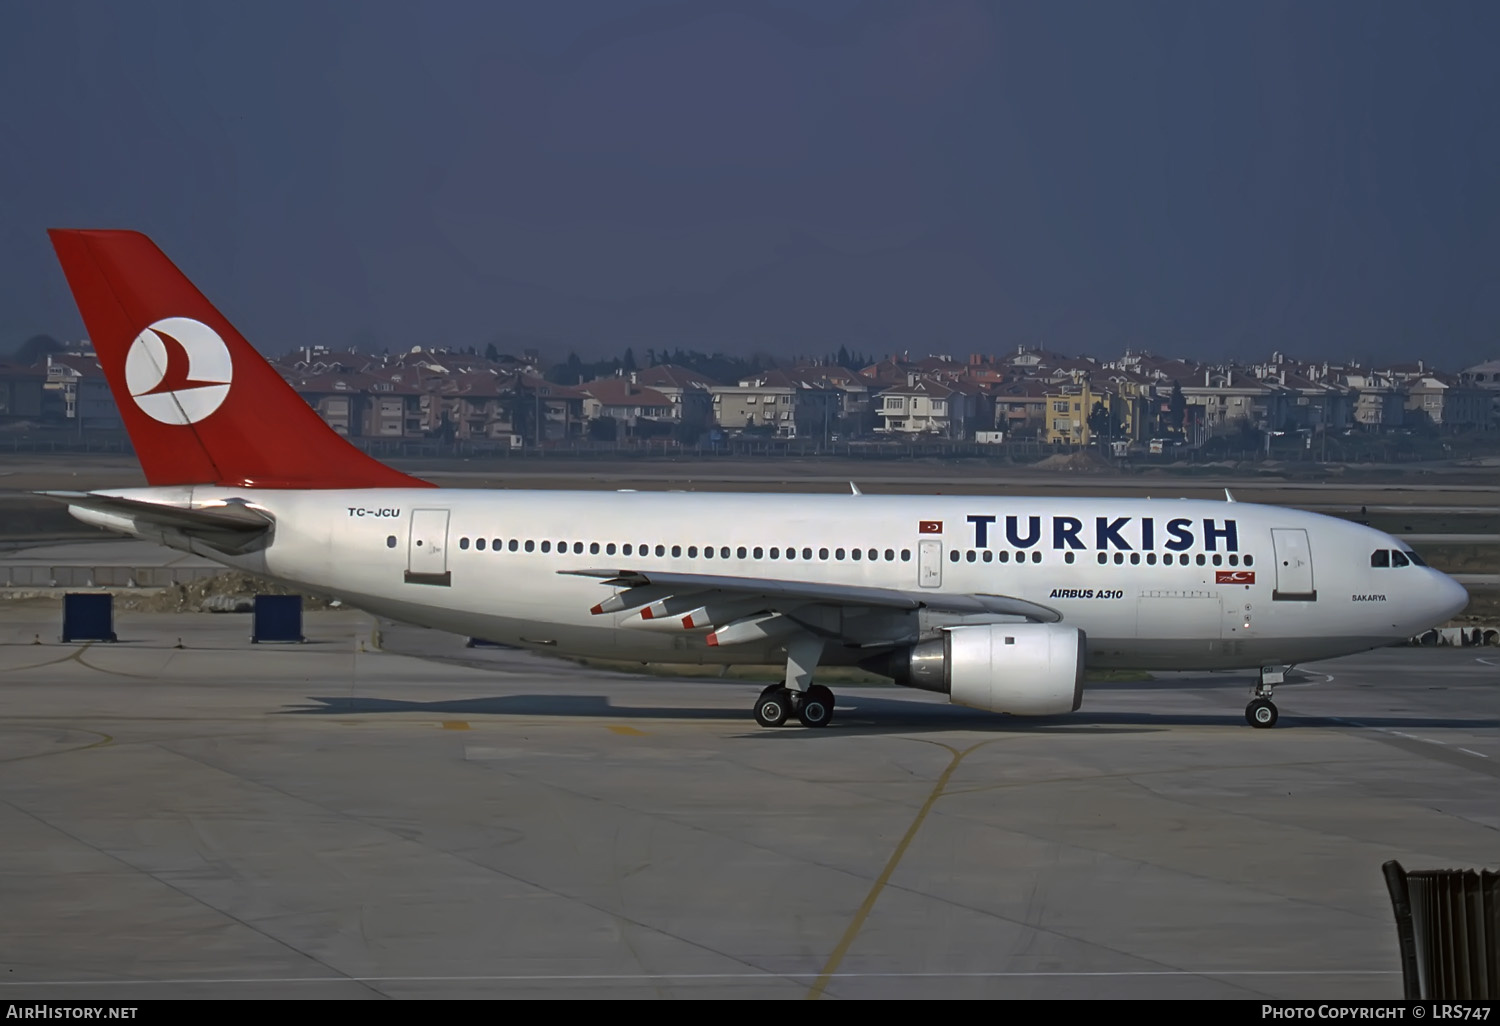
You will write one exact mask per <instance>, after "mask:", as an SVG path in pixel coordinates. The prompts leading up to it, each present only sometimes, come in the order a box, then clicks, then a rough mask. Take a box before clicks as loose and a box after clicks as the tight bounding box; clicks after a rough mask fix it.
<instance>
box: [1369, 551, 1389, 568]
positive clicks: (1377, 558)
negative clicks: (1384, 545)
mask: <svg viewBox="0 0 1500 1026" xmlns="http://www.w3.org/2000/svg"><path fill="white" fill-rule="evenodd" d="M1370 565H1371V566H1380V567H1389V566H1390V565H1391V550H1390V549H1376V550H1375V551H1374V552H1372V553H1370Z"/></svg>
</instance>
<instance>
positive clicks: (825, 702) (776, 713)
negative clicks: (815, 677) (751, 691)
mask: <svg viewBox="0 0 1500 1026" xmlns="http://www.w3.org/2000/svg"><path fill="white" fill-rule="evenodd" d="M792 717H796V718H797V721H798V722H799V723H801V724H802V725H803V726H804V727H826V726H828V723H829V721H830V720H832V719H833V692H832V691H829V690H828V689H827V688H825V687H824V686H823V685H821V684H814V685H813V686H812V687H810V688H808V689H807V690H806V691H793V690H792V689H791V688H788V687H787V686H786V685H784V684H772V685H771V686H770V687H768V688H766V690H764V691H762V692H761V693H760V698H758V699H756V701H755V722H756V723H759V724H760V725H761V726H762V727H779V726H781V725H782V724H784V723H785V722H786V721H787V720H789V719H791V718H792Z"/></svg>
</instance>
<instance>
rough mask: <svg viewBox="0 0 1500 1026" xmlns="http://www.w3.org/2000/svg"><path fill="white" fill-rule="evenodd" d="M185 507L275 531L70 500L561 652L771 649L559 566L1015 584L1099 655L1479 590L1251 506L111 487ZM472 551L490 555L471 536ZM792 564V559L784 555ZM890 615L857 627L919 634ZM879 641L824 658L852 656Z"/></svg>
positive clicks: (1258, 661)
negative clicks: (646, 615)
mask: <svg viewBox="0 0 1500 1026" xmlns="http://www.w3.org/2000/svg"><path fill="white" fill-rule="evenodd" d="M100 494H112V495H117V496H122V497H128V498H136V499H143V500H147V501H153V502H164V503H174V504H189V503H191V504H193V505H203V504H206V503H210V502H213V501H215V500H224V499H230V498H239V499H243V500H246V501H248V502H249V503H251V504H252V505H254V506H257V507H259V508H262V509H264V510H266V511H268V512H269V513H270V514H271V515H272V516H273V517H274V518H275V522H276V526H275V529H274V533H273V536H272V538H271V540H270V542H269V544H268V545H266V546H265V547H264V548H263V549H260V550H259V551H253V552H250V553H248V554H245V555H238V556H230V555H225V554H223V553H221V552H218V551H215V550H214V549H212V548H209V547H207V546H205V545H204V544H203V543H202V542H197V541H193V540H191V539H188V538H186V537H185V536H183V535H180V534H176V533H174V532H172V531H170V530H167V531H163V530H160V529H146V528H142V527H139V526H137V525H136V524H135V523H134V522H133V521H131V520H129V519H127V518H124V517H119V516H114V515H110V514H102V513H96V512H89V511H86V510H80V509H77V508H75V509H74V515H75V516H77V517H79V519H82V520H84V521H86V522H89V523H94V524H98V525H99V526H103V527H108V528H111V529H114V530H118V531H122V532H125V533H131V534H135V535H137V536H140V537H148V538H152V539H153V540H157V541H160V542H162V543H164V544H167V545H170V546H173V547H177V548H182V549H187V550H189V551H194V552H197V553H199V554H201V555H204V556H208V557H211V558H213V559H216V560H219V561H220V562H222V563H224V564H225V565H227V566H232V567H236V568H239V569H243V570H247V571H250V572H253V573H259V574H264V575H266V576H269V577H273V578H276V579H278V580H281V581H284V582H287V583H289V584H292V585H294V586H297V587H302V588H306V589H308V590H310V591H315V592H318V593H322V594H327V595H331V596H334V597H338V598H340V599H343V600H344V601H346V602H348V603H350V604H352V605H355V606H358V607H360V608H363V609H367V610H369V611H370V612H372V613H376V614H378V615H383V616H387V617H390V618H392V619H397V620H402V621H406V622H410V623H416V624H421V625H424V626H429V627H433V628H438V629H441V630H446V631H452V632H455V633H458V634H463V635H468V636H470V637H474V638H482V639H485V640H489V641H495V642H501V643H506V644H511V645H518V646H524V647H528V648H534V649H537V650H540V651H550V652H554V653H557V654H562V655H575V656H590V657H596V658H607V659H621V660H640V661H654V662H687V663H696V662H712V663H752V662H779V661H781V659H782V658H783V657H782V656H781V655H780V654H779V650H778V649H777V648H776V646H775V645H774V644H772V643H765V644H757V645H740V646H732V647H727V648H715V647H711V646H709V645H708V644H707V643H706V641H705V639H704V636H703V634H702V633H701V632H697V633H695V632H693V631H691V630H686V629H682V628H681V627H680V624H677V623H675V622H674V623H672V624H661V623H656V624H644V623H642V622H641V619H640V617H639V615H638V614H634V613H607V614H604V615H595V614H592V613H591V612H590V610H591V609H592V608H593V607H594V606H595V605H596V604H597V603H599V602H600V601H601V600H603V599H604V598H606V597H608V596H609V595H610V594H611V593H612V592H611V589H610V588H609V587H607V586H605V585H603V584H601V583H600V582H599V580H598V579H597V578H588V577H581V576H573V575H569V574H566V573H564V571H576V570H589V569H601V570H644V571H658V572H662V571H675V572H687V573H697V574H715V575H723V576H729V577H736V578H757V579H768V580H784V581H806V582H819V583H831V584H844V585H860V586H867V587H879V588H887V589H897V590H901V591H907V592H913V593H919V594H920V593H931V594H939V593H959V594H990V595H1005V596H1012V597H1016V598H1021V599H1025V600H1027V601H1030V602H1034V603H1037V604H1039V605H1042V606H1047V607H1050V608H1052V609H1055V610H1057V611H1058V612H1059V613H1060V614H1061V615H1062V618H1063V621H1064V622H1065V623H1067V624H1069V625H1072V626H1076V627H1078V628H1079V629H1080V630H1082V631H1083V632H1084V633H1085V635H1086V639H1087V646H1086V652H1087V660H1088V664H1089V665H1090V666H1095V667H1130V668H1138V669H1220V668H1244V667H1256V666H1261V665H1265V664H1270V663H1281V664H1290V663H1297V662H1303V661H1307V660H1311V659H1319V658H1326V657H1331V656H1337V655H1343V654H1347V653H1351V652H1357V651H1362V650H1365V649H1369V648H1375V647H1378V646H1382V645H1387V644H1391V643H1393V642H1397V641H1400V640H1403V639H1405V638H1408V637H1411V636H1412V635H1414V634H1417V633H1420V632H1422V631H1424V630H1426V629H1427V628H1429V627H1431V626H1433V625H1435V624H1438V623H1441V622H1443V621H1444V620H1446V619H1447V618H1449V617H1451V616H1452V615H1454V614H1455V613H1456V612H1458V611H1459V610H1460V609H1462V608H1463V605H1464V603H1465V602H1466V601H1467V595H1466V594H1465V593H1464V591H1463V589H1462V588H1461V587H1459V586H1458V585H1457V584H1456V583H1455V582H1454V581H1453V580H1452V579H1450V578H1448V577H1447V576H1446V575H1444V574H1441V573H1439V572H1438V571H1435V570H1431V569H1428V568H1426V567H1422V566H1418V565H1408V566H1400V567H1393V566H1384V567H1380V566H1374V565H1372V559H1371V555H1372V553H1373V552H1376V551H1378V550H1398V549H1404V546H1402V545H1401V544H1400V543H1399V542H1397V541H1395V540H1394V539H1392V538H1391V537H1390V536H1388V535H1385V534H1383V533H1381V532H1379V531H1375V530H1372V529H1370V528H1368V527H1364V526H1361V525H1358V524H1353V523H1349V522H1347V521H1343V520H1338V519H1334V518H1330V517H1325V516H1320V515H1317V514H1313V513H1307V512H1302V511H1299V510H1292V509H1284V508H1279V507H1273V506H1260V505H1253V504H1249V503H1230V502H1205V501H1199V500H1162V499H1148V500H1142V499H1110V498H1046V499H1037V498H1008V497H993V498H975V497H952V496H935V497H934V496H875V495H848V496H827V495H784V494H695V493H659V492H657V493H648V492H640V493H636V492H564V491H468V490H448V489H397V490H389V489H380V490H374V489H362V490H349V491H339V490H330V491H269V490H267V491H257V490H243V489H241V490H226V489H223V488H217V487H210V486H194V487H170V488H165V487H164V488H133V489H121V490H118V491H113V492H109V493H100ZM481 542H482V547H481ZM789 552H790V553H791V556H790V557H789V556H788V553H789ZM922 624H923V621H921V619H920V617H919V616H918V615H917V614H915V613H904V612H903V613H893V614H890V615H889V616H888V617H886V618H884V619H883V620H882V621H881V622H880V624H879V625H877V626H872V625H871V624H870V623H865V624H863V625H862V626H861V625H854V624H851V626H850V631H849V632H848V633H849V636H850V637H853V638H858V637H859V635H860V631H866V632H869V631H874V632H875V633H874V634H872V635H871V637H872V638H873V639H874V640H876V641H878V640H882V639H884V640H888V641H890V642H892V643H899V642H902V641H910V640H914V639H915V637H916V636H917V635H918V634H919V633H920V631H921V629H922ZM869 653H870V648H869V647H868V646H867V647H864V648H858V647H854V646H852V645H851V646H848V647H846V648H843V649H840V648H838V647H830V648H829V649H828V651H827V652H826V653H825V655H824V662H828V663H838V662H843V663H853V662H857V661H859V660H860V659H862V658H865V657H867V656H868V655H869Z"/></svg>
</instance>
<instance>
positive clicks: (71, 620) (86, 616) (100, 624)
mask: <svg viewBox="0 0 1500 1026" xmlns="http://www.w3.org/2000/svg"><path fill="white" fill-rule="evenodd" d="M62 639H63V641H64V642H68V641H114V640H115V597H114V596H113V595H88V594H81V593H73V594H68V595H64V596H63V627H62Z"/></svg>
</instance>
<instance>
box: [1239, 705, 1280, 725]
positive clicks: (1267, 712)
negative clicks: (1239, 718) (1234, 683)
mask: <svg viewBox="0 0 1500 1026" xmlns="http://www.w3.org/2000/svg"><path fill="white" fill-rule="evenodd" d="M1245 722H1246V723H1248V724H1250V726H1252V727H1274V726H1276V703H1274V702H1272V701H1271V700H1270V699H1269V698H1257V699H1255V701H1253V702H1251V703H1250V704H1249V705H1247V706H1245Z"/></svg>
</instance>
